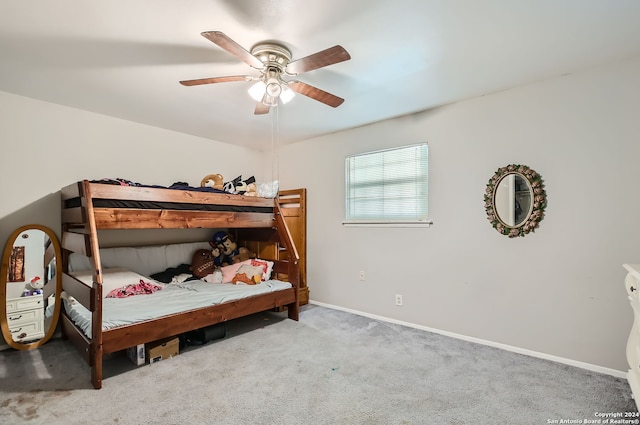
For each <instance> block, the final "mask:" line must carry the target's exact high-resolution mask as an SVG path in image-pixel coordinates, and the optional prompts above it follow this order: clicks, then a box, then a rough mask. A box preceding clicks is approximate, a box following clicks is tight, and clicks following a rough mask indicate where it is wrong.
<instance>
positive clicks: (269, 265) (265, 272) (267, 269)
mask: <svg viewBox="0 0 640 425" xmlns="http://www.w3.org/2000/svg"><path fill="white" fill-rule="evenodd" d="M251 265H252V266H260V267H262V281H263V282H264V281H265V280H269V279H271V271H272V270H273V261H267V260H261V259H260V258H254V259H252V260H251Z"/></svg>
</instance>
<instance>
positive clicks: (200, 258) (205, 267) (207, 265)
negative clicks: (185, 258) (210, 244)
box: [189, 249, 216, 278]
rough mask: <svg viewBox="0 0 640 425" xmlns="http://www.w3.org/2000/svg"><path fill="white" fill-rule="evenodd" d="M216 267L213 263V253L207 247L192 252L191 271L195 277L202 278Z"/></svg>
mask: <svg viewBox="0 0 640 425" xmlns="http://www.w3.org/2000/svg"><path fill="white" fill-rule="evenodd" d="M215 269H216V266H215V264H214V263H213V254H212V252H211V250H209V249H198V250H196V252H194V253H193V257H192V258H191V267H189V270H191V273H193V275H194V276H195V277H198V278H203V277H205V276H208V275H210V274H212V273H213V271H214V270H215Z"/></svg>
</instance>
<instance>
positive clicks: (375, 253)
mask: <svg viewBox="0 0 640 425" xmlns="http://www.w3.org/2000/svg"><path fill="white" fill-rule="evenodd" d="M638 87H640V60H636V61H632V62H626V63H620V64H615V65H611V66H609V67H604V68H600V69H595V70H591V71H588V72H582V73H577V74H574V75H568V76H564V77H562V78H557V79H552V80H548V81H544V82H540V83H537V84H531V85H528V86H525V87H520V88H516V89H512V90H507V91H503V92H500V93H496V94H492V95H487V96H483V97H479V98H476V99H472V100H468V101H464V102H460V103H457V104H452V105H449V106H445V107H442V108H439V109H436V110H432V111H429V112H424V113H419V114H415V115H412V116H407V117H403V118H398V119H394V120H390V121H385V122H380V123H378V124H375V125H371V126H367V127H362V128H358V129H354V130H351V131H345V132H341V133H338V134H333V135H330V136H326V137H321V138H318V139H314V140H309V141H306V142H304V143H299V144H295V145H291V146H288V147H286V148H285V149H284V150H283V151H282V153H281V163H282V164H293V165H292V166H291V167H284V166H282V167H281V169H280V176H281V179H282V181H283V182H284V183H285V184H289V185H291V184H290V183H291V182H292V181H295V185H298V186H306V187H307V188H308V202H309V208H308V211H309V221H308V226H309V231H308V241H309V246H308V258H309V259H308V263H307V264H308V282H309V288H310V297H311V299H312V300H315V301H318V302H321V303H327V304H331V305H334V306H339V307H341V308H345V309H352V310H356V311H361V312H364V313H367V314H371V315H378V316H383V317H387V318H391V319H395V320H399V321H404V322H409V323H412V324H416V325H419V326H424V327H430V328H435V329H438V330H442V331H446V332H453V333H456V334H459V335H462V336H467V337H471V338H479V339H482V340H486V341H491V342H493V343H496V344H506V345H508V346H512V347H515V348H521V349H524V350H531V351H534V352H537V353H541V354H544V355H547V356H550V357H551V356H554V357H560V358H564V359H570V360H572V361H575V362H584V363H588V364H591V365H596V366H599V367H601V368H609V369H614V370H617V371H626V370H627V364H626V360H625V344H626V339H627V336H628V333H629V329H630V327H631V321H632V313H631V308H630V306H629V303H628V301H627V297H626V293H625V291H624V287H623V278H624V275H625V273H624V270H623V268H622V264H623V263H625V262H635V263H637V262H638V260H639V259H640V228H639V227H638V226H637V221H638V211H640V196H638V190H637V187H638V172H637V170H638V167H639V163H638V158H640V139H639V137H640V124H639V123H640V120H639V119H638V117H640V95H639V93H638ZM416 95H417V96H420V95H422V94H420V93H416ZM425 95H426V94H425ZM419 142H428V143H429V156H430V172H429V173H430V174H429V179H430V195H429V201H430V208H429V209H430V216H431V219H432V220H433V221H434V222H435V224H434V225H433V226H432V227H431V228H429V229H415V228H412V229H399V228H391V229H390V228H351V227H349V228H345V227H344V226H343V225H342V224H341V221H342V219H343V214H344V177H343V176H344V158H345V156H346V155H349V154H352V153H356V152H364V151H368V150H375V149H381V148H387V147H390V146H400V145H406V144H414V143H419ZM305 158H306V160H305ZM294 159H295V160H294ZM510 163H519V164H525V165H529V166H530V167H532V168H533V169H535V170H536V171H538V172H539V173H541V175H542V177H543V178H544V180H545V184H546V189H547V194H548V199H549V205H548V209H547V215H546V218H545V219H544V220H543V221H542V223H541V227H540V228H539V230H538V231H536V232H535V233H534V234H530V235H528V236H526V237H525V238H519V239H509V238H507V237H505V236H501V235H500V234H498V232H496V231H495V230H494V229H493V228H492V227H491V226H490V224H489V222H488V221H487V219H486V214H485V210H484V202H483V194H484V190H485V185H486V184H487V181H488V180H489V178H490V177H491V176H492V175H493V173H494V172H495V171H496V170H497V169H498V168H499V167H501V166H503V165H507V164H510ZM359 270H364V271H365V272H366V276H367V279H366V281H364V282H361V281H359V279H358V272H359ZM395 294H402V295H403V298H404V306H403V307H396V306H395V302H394V296H395Z"/></svg>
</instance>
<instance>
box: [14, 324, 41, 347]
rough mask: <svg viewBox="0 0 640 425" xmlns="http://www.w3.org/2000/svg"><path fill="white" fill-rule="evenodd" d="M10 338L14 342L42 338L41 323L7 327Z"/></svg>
mask: <svg viewBox="0 0 640 425" xmlns="http://www.w3.org/2000/svg"><path fill="white" fill-rule="evenodd" d="M9 331H10V332H11V338H12V339H13V340H14V341H16V342H24V341H30V340H33V339H39V338H42V337H44V332H43V330H42V321H41V320H40V321H36V322H31V323H23V324H21V325H14V326H9Z"/></svg>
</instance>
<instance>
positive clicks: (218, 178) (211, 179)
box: [200, 174, 224, 190]
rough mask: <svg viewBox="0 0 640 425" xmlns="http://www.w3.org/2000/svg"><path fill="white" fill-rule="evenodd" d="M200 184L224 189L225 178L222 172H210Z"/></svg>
mask: <svg viewBox="0 0 640 425" xmlns="http://www.w3.org/2000/svg"><path fill="white" fill-rule="evenodd" d="M200 186H201V187H212V188H214V189H219V190H223V187H224V178H223V177H222V174H209V175H206V176H204V178H203V179H202V181H201V182H200Z"/></svg>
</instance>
